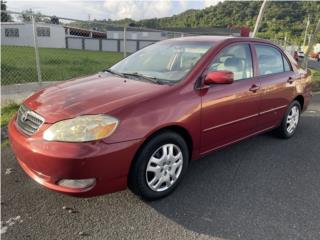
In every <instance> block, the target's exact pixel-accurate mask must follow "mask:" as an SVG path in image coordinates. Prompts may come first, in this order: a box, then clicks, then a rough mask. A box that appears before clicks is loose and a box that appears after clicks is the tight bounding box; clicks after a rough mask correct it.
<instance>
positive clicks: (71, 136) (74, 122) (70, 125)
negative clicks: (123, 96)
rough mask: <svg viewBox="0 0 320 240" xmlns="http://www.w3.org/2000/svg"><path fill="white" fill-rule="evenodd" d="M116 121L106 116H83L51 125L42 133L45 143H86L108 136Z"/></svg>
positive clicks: (115, 126) (113, 129)
mask: <svg viewBox="0 0 320 240" xmlns="http://www.w3.org/2000/svg"><path fill="white" fill-rule="evenodd" d="M118 123H119V121H118V119H116V118H114V117H111V116H108V115H84V116H80V117H76V118H73V119H68V120H63V121H60V122H57V123H55V124H53V125H52V126H51V127H49V128H48V129H47V130H46V131H45V132H44V133H43V138H44V139H45V140H47V141H62V142H87V141H93V140H98V139H101V138H105V137H108V136H110V135H111V134H112V133H113V132H114V131H115V130H116V128H117V126H118Z"/></svg>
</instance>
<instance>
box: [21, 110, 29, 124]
mask: <svg viewBox="0 0 320 240" xmlns="http://www.w3.org/2000/svg"><path fill="white" fill-rule="evenodd" d="M28 115H29V112H24V113H23V114H22V115H21V118H20V119H21V121H22V122H25V121H27V119H28Z"/></svg>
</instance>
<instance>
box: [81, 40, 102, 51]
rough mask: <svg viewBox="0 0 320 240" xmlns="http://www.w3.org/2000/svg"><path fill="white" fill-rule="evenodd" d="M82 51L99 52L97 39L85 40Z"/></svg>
mask: <svg viewBox="0 0 320 240" xmlns="http://www.w3.org/2000/svg"><path fill="white" fill-rule="evenodd" d="M84 49H86V50H91V51H99V50H100V43H99V39H85V41H84Z"/></svg>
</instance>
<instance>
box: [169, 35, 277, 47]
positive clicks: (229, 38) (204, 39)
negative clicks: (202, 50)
mask: <svg viewBox="0 0 320 240" xmlns="http://www.w3.org/2000/svg"><path fill="white" fill-rule="evenodd" d="M166 41H183V42H184V41H185V42H212V43H220V42H224V41H228V42H243V41H248V42H261V43H270V44H273V45H275V44H274V43H273V42H271V41H269V40H266V39H261V38H250V37H233V36H209V35H206V36H188V37H180V38H172V39H168V40H166Z"/></svg>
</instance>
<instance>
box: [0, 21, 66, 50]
mask: <svg viewBox="0 0 320 240" xmlns="http://www.w3.org/2000/svg"><path fill="white" fill-rule="evenodd" d="M1 25H2V26H1V45H12V46H30V47H31V46H33V45H34V43H33V28H32V24H31V23H23V24H21V23H17V24H7V23H2V24H1ZM36 26H37V27H49V28H50V37H44V36H38V37H37V39H38V46H39V47H46V48H65V47H66V45H65V32H64V28H63V27H62V26H60V25H54V24H36ZM7 28H17V29H19V37H6V36H5V29H7Z"/></svg>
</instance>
